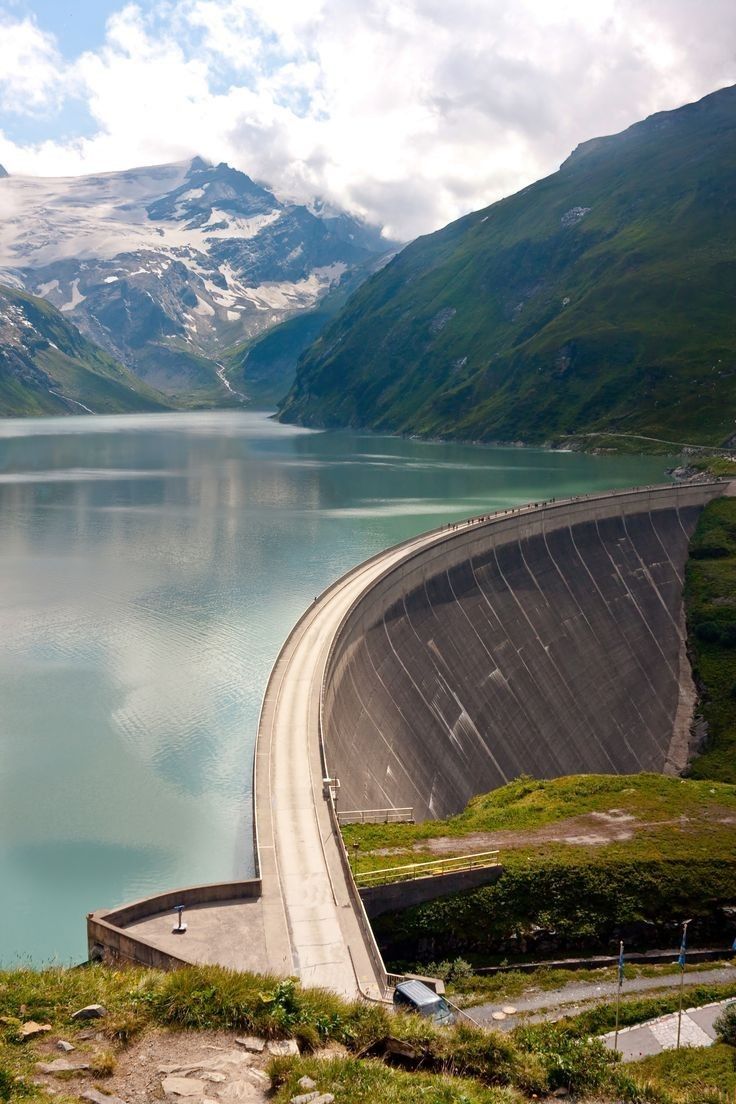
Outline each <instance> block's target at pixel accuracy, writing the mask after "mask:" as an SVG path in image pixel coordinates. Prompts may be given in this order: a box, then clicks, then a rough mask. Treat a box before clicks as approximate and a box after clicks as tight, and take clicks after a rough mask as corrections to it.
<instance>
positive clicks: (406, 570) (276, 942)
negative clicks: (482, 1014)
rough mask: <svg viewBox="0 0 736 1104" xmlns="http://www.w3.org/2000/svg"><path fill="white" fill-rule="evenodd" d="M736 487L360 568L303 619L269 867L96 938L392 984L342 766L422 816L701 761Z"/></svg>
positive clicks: (271, 769) (258, 803)
mask: <svg viewBox="0 0 736 1104" xmlns="http://www.w3.org/2000/svg"><path fill="white" fill-rule="evenodd" d="M731 486H733V484H732V485H731ZM728 489H729V485H728V483H727V481H723V482H714V483H708V484H695V485H685V486H667V487H658V488H646V489H636V490H632V491H620V492H610V493H608V494H603V495H599V496H595V497H589V498H581V499H574V500H567V501H562V502H556V503H555V502H553V503H542V504H535V505H533V506H528V507H521V508H519V509H514V510H509V511H505V512H503V513H497V514H494V515H490V516H489V517H488V518H484V519H481V520H478V519H476V520H471V521H469V522H463V523H460V524H457V525H452V526H444V527H442V528H441V529H436V530H434V531H433V532H431V533H425V534H422V535H421V536H419V537H415V538H412V539H410V540H408V541H405V542H404V543H403V544H401V545H398V546H396V547H395V548H390V549H387V550H386V551H385V552H382V553H380V554H379V555H377V556H374V557H373V558H372V559H370V560H368V561H366V562H365V563H363V564H360V565H359V566H358V567H356V568H354V569H353V570H352V571H350V572H348V574H347V575H345V576H343V578H341V579H339V580H337V581H336V582H335V583H333V584H332V586H330V587H329V588H328V589H327V590H326V591H325V592H324V594H322V595H321V596H320V598H319V600H318V601H316V602H315V603H314V605H313V606H311V607H310V608H309V609H308V610H307V611H306V612H305V614H304V615H303V616H302V618H301V619H300V620H299V622H298V623H297V625H295V627H294V629H293V630H292V632H291V633H290V634H289V637H288V639H287V641H286V643H285V644H284V646H283V648H282V650H281V652H280V654H279V656H278V659H277V661H276V664H275V665H274V668H273V671H272V672H271V677H270V679H269V682H268V686H267V688H266V692H265V695H264V701H263V709H262V713H261V718H260V722H259V727H258V739H257V743H256V752H255V761H254V806H255V808H254V831H255V855H256V862H257V877H256V878H255V879H254V880H253V881H252V882H248V883H245V882H243V883H230V884H229V885H223V886H210V887H207V886H200V887H190V888H189V889H187V890H186V891H178V892H177V893H176V894H164V895H159V896H158V897H155V898H149V899H147V900H146V901H141V902H136V903H135V905H133V906H129V907H127V908H120V909H115V910H113V911H112V912H111V911H108V910H105V911H101V912H97V913H94V914H90V916H89V918H88V935H89V943H90V949H91V951H95V952H96V953H98V954H101V955H103V956H105V957H110V958H112V959H116V958H117V959H119V958H123V959H128V960H130V961H138V962H143V963H146V964H153V963H155V964H156V965H165V964H166V962H167V961H168V963H169V964H170V965H172V966H173V965H178V964H182V963H183V962H196V961H199V962H202V961H205V962H217V963H220V964H223V965H228V966H232V967H234V968H237V969H258V970H262V971H264V970H265V971H270V972H272V973H276V974H281V975H284V974H297V975H298V976H299V977H300V978H301V980H302V982H303V983H304V984H308V985H320V986H324V987H326V988H332V989H335V990H336V991H338V992H342V993H345V994H346V995H349V996H355V995H357V994H358V993H363V994H365V995H368V996H371V997H377V998H379V999H380V997H381V996H382V995H383V993H384V989H385V985H386V977H387V975H386V971H385V968H384V965H383V961H382V959H381V955H380V952H379V950H378V948H377V946H376V943H375V939H374V938H373V934H372V931H371V928H370V924H369V923H368V920H367V916H366V912H365V907H364V904H363V902H362V901H361V898H360V895H359V893H358V889H357V887H356V885H355V881H354V879H353V876H352V873H351V871H350V866H349V862H348V858H347V855H346V852H345V849H344V847H343V845H342V839H341V834H340V828H339V824H338V816H337V811H336V809H335V804H334V801H333V800H332V798H331V796H329V790H330V787H327V794H328V796H327V800H326V799H325V787H324V785H323V779H325V778H327V777H331V778H332V779H334V778H335V777H337V778H339V780H340V783H341V785H340V789H339V799H338V803H339V807H340V808H342V809H346V810H361V809H373V810H375V809H386V808H389V807H391V808H399V807H404V809H405V811H406V808H408V807H412V808H413V810H414V815H415V816H416V817H417V819H419V818H422V817H424V818H427V817H435V816H444V815H447V814H450V813H453V812H458V811H459V810H461V809H462V808H463V807H464V806H465V804H466V802H467V800H468V799H469V798H470V797H472V796H473V795H474V794H476V793H480V792H484V791H486V790H490V789H492V788H493V787H495V786H498V785H501V784H503V783H504V782H506V781H508V780H509V779H511V778H514V777H517V776H518V775H519V774H521V773H524V772H525V773H528V774H531V775H536V776H538V777H553V776H555V775H559V774H569V773H584V772H591V771H601V772H620V773H625V772H633V771H638V770H655V771H659V770H670V771H674V770H677V769H679V768H681V767H683V766H684V765H685V762H686V760H687V757H688V751H689V747H688V740H689V731H690V722H691V715H692V709H693V703H694V697H695V695H694V688H693V685H692V678H691V674H690V667H689V663H688V660H687V655H686V652H685V633H684V618H683V608H682V576H683V570H684V565H685V561H686V558H687V550H688V541H689V538H690V536H691V534H692V531H693V529H694V528H695V524H696V522H697V518H698V515H699V514H700V511H701V510H702V508H703V506H704V505H705V503H706V502H708V501H709V500H710V499H712V498H715V497H716V496H717V495H719V494H724V493H728ZM471 874H472V876H473V877H476V876H477V875H478V871H473V872H471ZM468 876H469V875H468V874H467V873H463V874H460V875H457V877H468ZM447 877H454V875H447ZM405 884H406V885H408V886H414V887H415V889H416V891H417V892H418V891H419V890H418V889H417V883H416V882H409V883H405ZM419 888H421V887H419ZM392 891H393V892H396V890H395V889H393V890H392ZM407 892H408V891H407ZM174 897H176V899H177V901H178V902H179V903H182V904H183V903H186V902H189V906H190V907H189V910H188V917H189V921H190V923H189V928H188V931H187V932H186V933H185V934H184V935H182V934H180V933H179V932H172V930H171V926H172V920H171V915H170V913H169V912H166V911H164V909H166V908H170V907H171V904H172V900H173V898H174ZM379 905H380V903H377V902H373V905H372V906H371V907H372V908H374V909H378V908H379ZM380 907H382V905H381V906H380Z"/></svg>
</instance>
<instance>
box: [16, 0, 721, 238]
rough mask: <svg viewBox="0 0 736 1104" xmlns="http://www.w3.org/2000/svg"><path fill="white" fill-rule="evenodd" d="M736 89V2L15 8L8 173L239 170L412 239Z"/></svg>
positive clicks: (155, 0)
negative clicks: (169, 164)
mask: <svg viewBox="0 0 736 1104" xmlns="http://www.w3.org/2000/svg"><path fill="white" fill-rule="evenodd" d="M735 81H736V5H734V3H733V0H145V2H140V3H124V2H120V0H117V2H116V0H0V162H2V163H3V164H4V165H5V166H6V168H7V169H8V170H9V171H10V172H12V173H33V174H37V175H44V176H54V175H71V174H78V173H85V172H98V171H103V170H110V169H122V168H129V167H131V166H134V165H143V164H153V163H157V162H162V161H173V160H181V159H182V158H185V157H189V156H191V155H193V154H194V153H199V154H201V155H203V156H204V157H206V158H208V159H210V160H213V161H221V160H225V161H228V162H229V163H230V164H232V165H235V166H236V167H237V168H240V169H243V170H244V171H246V172H248V173H249V174H250V175H251V176H254V177H256V178H257V179H259V180H263V181H265V182H267V183H270V184H271V185H272V186H273V187H274V189H275V190H276V191H277V192H278V193H279V194H281V195H292V196H295V197H298V198H307V197H312V196H315V195H321V196H323V197H325V198H327V199H330V200H332V201H334V202H336V203H338V204H340V205H342V206H345V207H347V208H349V209H350V210H352V211H354V212H357V213H360V214H362V215H363V216H364V217H366V218H368V219H370V220H372V221H376V222H380V223H382V224H384V225H385V226H386V227H387V230H388V231H389V232H390V233H391V234H393V235H395V236H398V237H401V238H404V239H406V238H409V237H412V236H414V235H416V234H418V233H422V232H425V231H428V230H432V229H435V228H436V227H438V226H440V225H442V224H444V223H445V222H447V221H449V220H450V219H452V218H455V217H457V216H458V215H460V214H462V213H464V212H466V211H468V210H472V209H475V208H478V207H482V206H485V205H486V204H488V203H490V202H492V201H493V200H494V199H497V198H499V197H500V196H502V195H506V194H508V193H510V192H512V191H515V190H517V189H518V188H519V187H522V186H523V185H525V184H527V183H530V182H531V181H532V180H535V179H537V178H538V177H539V176H542V175H544V174H546V173H548V172H551V171H553V170H554V169H555V168H557V166H558V165H559V163H560V161H561V160H563V158H564V157H565V156H566V155H567V153H568V152H569V151H570V150H571V149H572V148H573V147H574V146H575V145H576V144H577V143H578V142H579V141H582V140H584V139H586V138H590V137H593V136H595V135H598V134H605V133H610V132H613V131H616V130H620V129H621V128H623V127H625V126H627V125H628V124H630V123H632V122H635V121H636V120H637V119H639V118H641V117H643V116H645V115H647V114H650V113H651V112H652V111H657V110H662V109H667V108H672V107H677V106H679V105H680V104H682V103H685V102H687V101H689V100H693V99H697V98H699V97H700V96H702V95H704V94H705V93H707V92H710V91H713V90H714V89H716V88H719V87H722V86H723V85H726V84H731V83H734V82H735Z"/></svg>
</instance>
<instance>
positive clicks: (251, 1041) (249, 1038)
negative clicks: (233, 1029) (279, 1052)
mask: <svg viewBox="0 0 736 1104" xmlns="http://www.w3.org/2000/svg"><path fill="white" fill-rule="evenodd" d="M235 1042H236V1043H237V1044H238V1046H242V1047H245V1049H246V1050H250V1051H252V1053H253V1054H261V1053H262V1051H263V1048H264V1047H265V1045H266V1040H265V1039H259V1038H258V1036H257V1035H244V1036H242V1037H241V1038H239V1039H236V1040H235Z"/></svg>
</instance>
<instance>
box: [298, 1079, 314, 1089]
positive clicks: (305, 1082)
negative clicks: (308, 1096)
mask: <svg viewBox="0 0 736 1104" xmlns="http://www.w3.org/2000/svg"><path fill="white" fill-rule="evenodd" d="M297 1085H298V1086H299V1088H300V1089H301V1090H302V1092H311V1091H312V1089H316V1088H317V1082H316V1081H313V1080H312V1078H311V1077H300V1078H299V1080H298V1081H297Z"/></svg>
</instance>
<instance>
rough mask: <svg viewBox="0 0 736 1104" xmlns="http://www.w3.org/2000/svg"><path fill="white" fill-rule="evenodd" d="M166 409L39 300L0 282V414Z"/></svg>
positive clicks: (159, 399)
mask: <svg viewBox="0 0 736 1104" xmlns="http://www.w3.org/2000/svg"><path fill="white" fill-rule="evenodd" d="M166 409H168V404H167V402H166V400H165V399H164V397H163V396H162V395H160V394H159V393H158V392H157V391H154V390H153V389H152V388H151V387H148V386H147V385H146V384H144V383H141V381H140V380H139V379H137V378H136V377H135V376H134V375H132V373H130V372H128V371H127V369H125V368H124V367H123V366H122V364H118V362H117V361H115V360H113V359H112V357H110V356H108V355H107V353H104V352H103V351H102V350H101V349H99V348H98V347H97V346H96V345H93V343H92V342H91V341H88V340H87V338H85V337H83V336H82V335H81V333H80V332H79V330H78V329H77V328H76V326H73V325H72V324H71V323H70V322H67V320H66V319H65V318H64V316H63V314H61V313H60V312H59V311H58V310H56V308H55V307H52V306H51V304H50V303H47V302H46V300H45V299H38V298H36V296H34V295H28V294H26V292H22V291H18V290H17V289H15V288H11V287H8V286H6V285H5V284H0V416H5V417H7V416H20V415H25V414H79V413H80V412H81V411H82V410H88V411H90V412H92V413H98V414H111V413H127V412H132V411H141V410H166Z"/></svg>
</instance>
